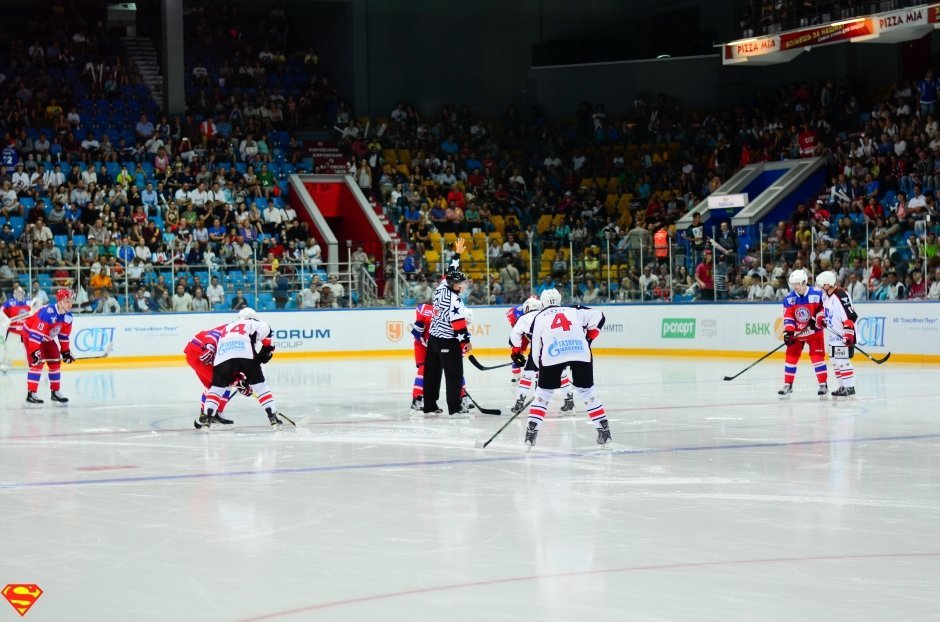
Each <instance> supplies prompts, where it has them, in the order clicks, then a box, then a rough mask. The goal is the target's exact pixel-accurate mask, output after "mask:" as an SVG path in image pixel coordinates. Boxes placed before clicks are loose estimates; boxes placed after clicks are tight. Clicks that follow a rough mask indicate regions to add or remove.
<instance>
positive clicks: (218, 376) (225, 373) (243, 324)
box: [193, 308, 293, 430]
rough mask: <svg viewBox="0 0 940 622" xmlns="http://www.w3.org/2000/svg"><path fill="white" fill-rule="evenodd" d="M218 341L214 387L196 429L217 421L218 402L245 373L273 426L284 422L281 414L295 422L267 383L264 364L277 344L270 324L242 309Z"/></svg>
mask: <svg viewBox="0 0 940 622" xmlns="http://www.w3.org/2000/svg"><path fill="white" fill-rule="evenodd" d="M219 332H220V333H221V334H220V336H219V344H218V346H217V348H216V352H215V359H214V361H213V370H212V386H211V387H210V388H209V391H208V393H206V400H205V403H204V404H203V408H202V414H201V415H200V416H199V418H198V419H196V421H194V422H193V425H194V426H195V427H196V429H197V430H198V429H200V428H202V427H204V426H205V427H208V426H210V425H211V424H212V423H218V420H217V419H216V417H217V415H218V412H219V405H220V403H221V401H222V399H223V395H224V394H225V390H226V388H227V387H228V386H229V385H230V384H231V382H232V378H235V377H238V375H239V374H244V377H245V381H246V382H247V383H248V385H249V386H250V387H251V390H252V392H253V393H254V395H255V396H256V398H257V399H258V403H259V404H261V406H262V407H263V408H264V411H265V413H266V414H267V415H268V421H269V422H270V423H271V425H273V426H279V425H281V424H282V423H284V422H283V421H282V420H281V417H284V419H286V420H287V421H288V422H291V423H293V422H292V421H291V420H290V419H289V418H288V417H286V416H284V415H283V414H281V413H279V412H277V407H276V406H275V402H274V394H273V393H272V392H271V389H270V387H268V383H267V382H265V379H264V372H262V371H261V364H262V363H267V362H268V361H270V360H271V357H272V356H273V354H274V346H273V345H271V327H270V326H268V325H267V324H266V323H265V322H262V321H261V320H259V319H258V315H257V313H255V311H254V310H253V309H248V308H245V309H242V310H241V311H239V312H238V319H236V320H235V321H234V322H232V323H230V324H226V325H225V326H224V327H223V328H222V329H221V330H220V331H219Z"/></svg>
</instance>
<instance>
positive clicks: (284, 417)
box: [277, 413, 297, 428]
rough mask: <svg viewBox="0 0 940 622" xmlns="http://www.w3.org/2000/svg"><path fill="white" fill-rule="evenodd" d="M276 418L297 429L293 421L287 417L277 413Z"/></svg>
mask: <svg viewBox="0 0 940 622" xmlns="http://www.w3.org/2000/svg"><path fill="white" fill-rule="evenodd" d="M277 416H278V417H281V418H282V419H284V421H286V422H287V423H289V424H291V425H292V426H294V427H295V428H296V427H297V424H296V423H294V420H293V419H291V418H290V417H288V416H287V415H285V414H284V413H277Z"/></svg>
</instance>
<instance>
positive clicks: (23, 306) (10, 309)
mask: <svg viewBox="0 0 940 622" xmlns="http://www.w3.org/2000/svg"><path fill="white" fill-rule="evenodd" d="M31 308H32V307H30V306H29V301H27V300H17V299H16V298H9V299H7V301H6V302H4V303H3V314H4V315H5V316H7V317H8V318H10V328H9V329H8V330H9V331H10V332H11V333H16V334H17V335H19V334H22V331H23V321H24V320H25V319H26V315H27V314H28V313H29V310H30V309H31ZM14 318H16V319H14Z"/></svg>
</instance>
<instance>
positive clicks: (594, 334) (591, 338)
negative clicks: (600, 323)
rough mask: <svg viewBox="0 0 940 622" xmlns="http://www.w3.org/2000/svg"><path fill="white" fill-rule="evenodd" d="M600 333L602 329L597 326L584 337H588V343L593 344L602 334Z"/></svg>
mask: <svg viewBox="0 0 940 622" xmlns="http://www.w3.org/2000/svg"><path fill="white" fill-rule="evenodd" d="M600 334H601V331H599V330H597V329H596V328H592V329H591V330H589V331H588V332H587V333H585V335H584V337H585V339H587V342H588V345H591V344H592V343H593V342H594V340H595V339H597V338H598V337H599V336H600Z"/></svg>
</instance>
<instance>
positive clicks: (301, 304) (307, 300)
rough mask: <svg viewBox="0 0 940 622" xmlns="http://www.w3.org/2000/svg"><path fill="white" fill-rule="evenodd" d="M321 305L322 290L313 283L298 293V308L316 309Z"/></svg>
mask: <svg viewBox="0 0 940 622" xmlns="http://www.w3.org/2000/svg"><path fill="white" fill-rule="evenodd" d="M319 306H320V292H319V290H317V289H316V287H315V286H314V285H313V283H311V284H310V286H309V287H305V288H303V289H302V290H300V292H299V293H298V294H297V308H298V309H316V308H317V307H319Z"/></svg>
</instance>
